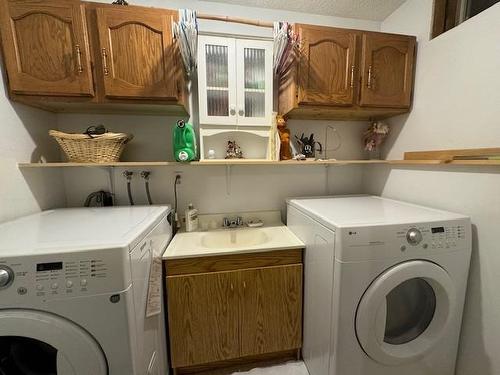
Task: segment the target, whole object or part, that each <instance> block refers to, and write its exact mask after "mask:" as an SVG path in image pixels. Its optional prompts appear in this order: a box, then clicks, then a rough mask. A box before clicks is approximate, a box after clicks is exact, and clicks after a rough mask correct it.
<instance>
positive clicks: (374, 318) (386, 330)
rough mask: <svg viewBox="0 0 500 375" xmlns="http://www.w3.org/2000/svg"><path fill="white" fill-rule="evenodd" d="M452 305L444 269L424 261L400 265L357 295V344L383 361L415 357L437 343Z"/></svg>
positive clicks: (395, 362)
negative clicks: (360, 295)
mask: <svg viewBox="0 0 500 375" xmlns="http://www.w3.org/2000/svg"><path fill="white" fill-rule="evenodd" d="M455 304H456V296H455V288H454V285H453V282H452V280H451V278H450V276H449V275H448V273H447V272H446V271H445V270H444V269H443V268H441V267H439V266H438V265H436V264H435V263H431V262H428V261H422V260H414V261H409V262H405V263H401V264H398V265H396V266H394V267H392V268H390V269H388V270H387V271H385V272H384V273H382V274H381V275H380V276H379V277H378V278H377V279H375V281H374V282H373V283H372V284H371V285H370V287H369V288H368V289H367V290H366V292H365V294H364V295H363V297H362V298H361V301H360V303H359V305H358V310H357V312H356V323H355V324H356V335H357V338H358V341H359V344H360V345H361V347H362V348H363V350H364V351H365V353H366V354H367V355H368V356H370V357H371V358H372V359H373V360H375V361H377V362H380V363H382V364H385V365H399V364H402V363H406V362H412V361H415V360H418V359H420V358H422V357H423V356H424V355H425V354H427V353H428V352H429V351H430V350H432V349H433V348H434V347H435V346H436V345H438V344H439V342H440V340H441V338H442V336H443V333H444V332H445V331H446V330H447V326H448V324H449V321H450V319H451V317H452V316H453V315H454V314H455V313H456V312H455Z"/></svg>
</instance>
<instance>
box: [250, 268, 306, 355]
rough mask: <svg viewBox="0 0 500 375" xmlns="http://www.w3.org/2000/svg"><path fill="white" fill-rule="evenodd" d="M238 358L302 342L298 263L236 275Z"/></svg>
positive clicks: (293, 345) (294, 345) (300, 275)
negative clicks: (239, 321) (239, 305)
mask: <svg viewBox="0 0 500 375" xmlns="http://www.w3.org/2000/svg"><path fill="white" fill-rule="evenodd" d="M240 275H241V281H240V288H241V289H242V298H241V309H240V310H241V356H242V357H245V356H251V355H259V354H265V353H276V352H282V351H287V350H292V349H298V348H300V347H301V343H302V264H291V265H285V266H276V267H263V268H255V269H249V270H243V271H241V272H240Z"/></svg>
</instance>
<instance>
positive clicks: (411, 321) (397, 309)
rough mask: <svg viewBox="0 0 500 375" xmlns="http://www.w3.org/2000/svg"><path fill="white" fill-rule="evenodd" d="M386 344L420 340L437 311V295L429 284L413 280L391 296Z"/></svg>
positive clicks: (397, 289)
mask: <svg viewBox="0 0 500 375" xmlns="http://www.w3.org/2000/svg"><path fill="white" fill-rule="evenodd" d="M386 300H387V317H386V324H385V336H384V341H385V342H387V343H389V344H392V345H401V344H405V343H407V342H410V341H412V340H414V339H416V338H417V337H418V336H420V335H421V334H422V333H423V332H424V331H425V330H426V329H427V327H428V326H429V324H430V323H431V321H432V318H433V316H434V312H435V311H436V294H435V293H434V290H433V289H432V286H430V285H429V283H428V282H427V281H425V280H424V279H421V278H414V279H410V280H407V281H405V282H403V283H401V284H399V285H398V286H397V287H396V288H394V289H393V290H392V291H390V292H389V294H388V295H387V297H386Z"/></svg>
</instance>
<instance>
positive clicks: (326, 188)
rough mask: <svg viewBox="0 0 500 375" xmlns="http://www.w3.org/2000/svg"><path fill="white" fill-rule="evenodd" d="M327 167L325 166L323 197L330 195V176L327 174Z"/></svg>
mask: <svg viewBox="0 0 500 375" xmlns="http://www.w3.org/2000/svg"><path fill="white" fill-rule="evenodd" d="M328 167H329V165H328V164H325V195H330V191H329V189H330V187H329V185H330V176H329V175H328V172H329V168H328Z"/></svg>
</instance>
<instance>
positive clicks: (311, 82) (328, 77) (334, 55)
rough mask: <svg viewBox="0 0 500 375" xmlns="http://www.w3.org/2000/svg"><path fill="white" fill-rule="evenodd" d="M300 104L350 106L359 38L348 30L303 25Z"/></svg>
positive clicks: (300, 59)
mask: <svg viewBox="0 0 500 375" xmlns="http://www.w3.org/2000/svg"><path fill="white" fill-rule="evenodd" d="M298 32H299V35H300V38H301V42H302V45H301V50H300V52H299V71H298V74H299V80H300V84H299V92H298V94H299V97H298V102H299V104H305V103H307V104H318V105H333V106H349V105H352V104H353V100H354V87H355V83H356V78H357V75H358V73H357V72H358V71H357V67H356V62H355V57H356V38H357V35H356V34H354V33H352V32H350V31H349V30H344V29H336V28H331V27H318V26H308V25H301V26H299V27H298Z"/></svg>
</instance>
